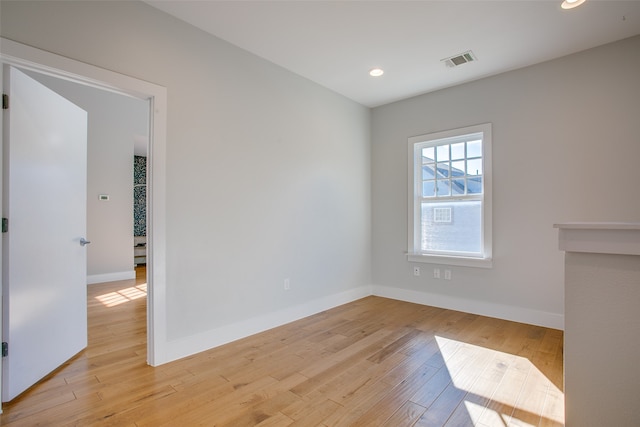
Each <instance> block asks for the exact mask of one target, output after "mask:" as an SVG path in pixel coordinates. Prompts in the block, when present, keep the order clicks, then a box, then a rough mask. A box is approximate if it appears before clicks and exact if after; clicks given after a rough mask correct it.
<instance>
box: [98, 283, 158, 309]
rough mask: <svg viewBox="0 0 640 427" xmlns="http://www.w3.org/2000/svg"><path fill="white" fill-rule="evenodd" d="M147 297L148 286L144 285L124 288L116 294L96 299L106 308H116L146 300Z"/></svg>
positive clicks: (103, 295)
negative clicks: (135, 301)
mask: <svg viewBox="0 0 640 427" xmlns="http://www.w3.org/2000/svg"><path fill="white" fill-rule="evenodd" d="M146 296H147V284H146V283H142V284H140V285H137V286H132V287H130V288H124V289H120V290H117V291H114V292H109V293H106V294H102V295H98V296H97V297H95V298H96V299H97V300H98V301H100V302H101V303H102V304H103V305H104V306H106V307H115V306H116V305H120V304H123V303H125V302H129V301H133V300H136V299H138V298H144V297H146Z"/></svg>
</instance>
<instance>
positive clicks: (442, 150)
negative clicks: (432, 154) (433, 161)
mask: <svg viewBox="0 0 640 427" xmlns="http://www.w3.org/2000/svg"><path fill="white" fill-rule="evenodd" d="M437 155H438V158H437V160H438V161H439V162H443V161H445V160H449V146H448V145H439V146H438V153H437Z"/></svg>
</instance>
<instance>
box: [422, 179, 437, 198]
mask: <svg viewBox="0 0 640 427" xmlns="http://www.w3.org/2000/svg"><path fill="white" fill-rule="evenodd" d="M435 195H436V182H435V181H424V182H423V183H422V197H434V196H435Z"/></svg>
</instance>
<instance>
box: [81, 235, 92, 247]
mask: <svg viewBox="0 0 640 427" xmlns="http://www.w3.org/2000/svg"><path fill="white" fill-rule="evenodd" d="M89 243H91V242H90V241H88V240H86V239H85V238H84V237H81V238H80V246H86V245H88V244H89Z"/></svg>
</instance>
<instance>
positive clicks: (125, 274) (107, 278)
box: [87, 270, 136, 285]
mask: <svg viewBox="0 0 640 427" xmlns="http://www.w3.org/2000/svg"><path fill="white" fill-rule="evenodd" d="M135 278H136V272H135V270H131V271H117V272H115V273H106V274H91V275H88V276H87V285H93V284H96V283H105V282H115V281H117V280H130V279H135Z"/></svg>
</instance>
